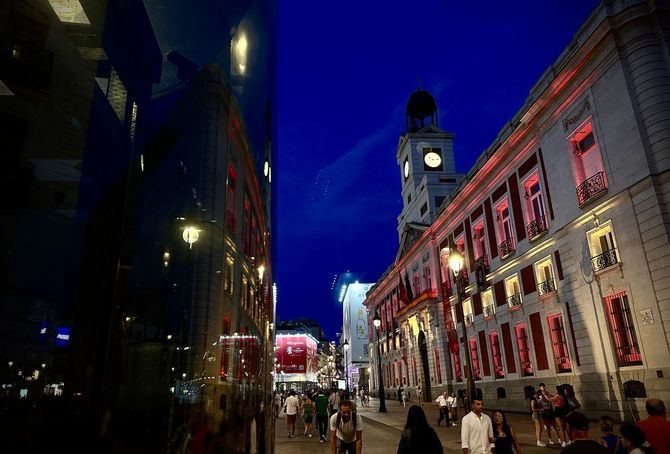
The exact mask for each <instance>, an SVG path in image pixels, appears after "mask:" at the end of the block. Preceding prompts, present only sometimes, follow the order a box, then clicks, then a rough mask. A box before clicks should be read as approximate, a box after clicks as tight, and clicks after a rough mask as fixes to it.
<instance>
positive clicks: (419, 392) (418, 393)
mask: <svg viewBox="0 0 670 454" xmlns="http://www.w3.org/2000/svg"><path fill="white" fill-rule="evenodd" d="M421 395H422V392H421V385H417V386H416V398H417V399H418V400H419V405H423V402H422V401H421Z"/></svg>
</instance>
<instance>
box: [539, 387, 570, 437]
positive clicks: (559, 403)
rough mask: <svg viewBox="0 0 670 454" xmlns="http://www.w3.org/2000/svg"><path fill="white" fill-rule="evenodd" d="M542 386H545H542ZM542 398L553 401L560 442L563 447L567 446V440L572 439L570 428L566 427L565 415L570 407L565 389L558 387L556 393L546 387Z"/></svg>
mask: <svg viewBox="0 0 670 454" xmlns="http://www.w3.org/2000/svg"><path fill="white" fill-rule="evenodd" d="M542 388H544V386H542ZM542 398H543V399H544V400H546V401H547V402H549V403H551V405H552V407H553V410H554V422H555V424H556V428H557V429H558V437H559V440H558V442H559V444H560V445H561V447H563V448H565V445H566V444H567V442H569V441H570V435H569V434H568V430H567V429H566V427H565V417H566V416H567V414H568V409H569V408H568V404H567V399H566V396H565V393H564V391H563V386H557V387H556V394H551V393H550V392H548V391H547V390H546V389H545V390H544V392H543V393H542ZM561 439H562V440H561Z"/></svg>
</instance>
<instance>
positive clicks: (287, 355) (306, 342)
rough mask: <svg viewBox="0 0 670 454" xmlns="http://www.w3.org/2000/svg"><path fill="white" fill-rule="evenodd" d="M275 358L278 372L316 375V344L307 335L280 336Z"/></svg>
mask: <svg viewBox="0 0 670 454" xmlns="http://www.w3.org/2000/svg"><path fill="white" fill-rule="evenodd" d="M275 357H276V358H277V371H278V372H284V374H307V375H311V374H316V342H315V341H314V339H313V338H311V337H308V336H307V335H305V334H294V335H278V336H277V347H276V349H275Z"/></svg>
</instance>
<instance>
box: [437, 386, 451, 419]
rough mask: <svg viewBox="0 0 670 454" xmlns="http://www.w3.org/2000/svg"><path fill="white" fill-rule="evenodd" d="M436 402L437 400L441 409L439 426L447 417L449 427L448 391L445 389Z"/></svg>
mask: <svg viewBox="0 0 670 454" xmlns="http://www.w3.org/2000/svg"><path fill="white" fill-rule="evenodd" d="M435 402H437V406H438V408H439V409H440V418H439V419H438V420H437V427H440V423H441V422H442V420H443V419H445V418H446V420H447V427H449V416H448V413H447V412H448V411H449V406H448V404H447V392H446V391H445V392H443V393H442V394H440V395H439V396H437V399H435Z"/></svg>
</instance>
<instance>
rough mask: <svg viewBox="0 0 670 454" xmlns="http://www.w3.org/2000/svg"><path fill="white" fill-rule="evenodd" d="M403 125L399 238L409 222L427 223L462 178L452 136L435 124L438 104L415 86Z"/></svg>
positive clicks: (400, 161) (399, 155) (398, 159)
mask: <svg viewBox="0 0 670 454" xmlns="http://www.w3.org/2000/svg"><path fill="white" fill-rule="evenodd" d="M405 124H406V130H405V133H404V134H402V135H401V136H400V140H399V142H398V151H397V154H396V159H397V161H398V165H399V166H400V178H401V181H402V204H403V209H402V212H401V213H400V215H399V216H398V237H399V238H400V240H402V235H403V232H404V231H405V229H406V227H407V226H408V224H415V225H416V224H419V225H424V226H427V225H430V224H431V223H432V222H433V221H434V220H435V217H436V214H437V210H438V208H439V207H440V205H442V202H443V201H444V200H445V199H446V198H447V197H448V196H449V194H451V192H452V191H453V190H454V189H455V188H456V187H457V186H458V184H459V183H460V181H461V179H462V178H463V176H462V175H458V174H456V166H455V164H454V146H453V140H454V135H453V134H452V133H449V132H446V131H444V130H442V129H440V128H439V127H438V119H437V104H436V103H435V99H434V98H433V97H432V96H431V95H430V93H428V92H427V91H425V90H422V89H421V88H418V89H417V90H416V91H415V92H414V93H412V94H411V95H410V97H409V100H408V101H407V107H406V108H405Z"/></svg>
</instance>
